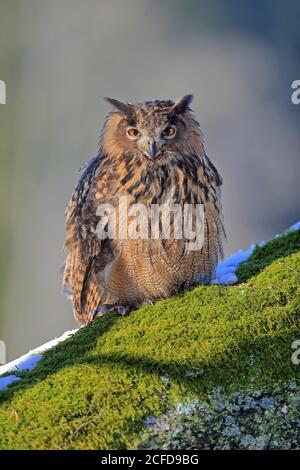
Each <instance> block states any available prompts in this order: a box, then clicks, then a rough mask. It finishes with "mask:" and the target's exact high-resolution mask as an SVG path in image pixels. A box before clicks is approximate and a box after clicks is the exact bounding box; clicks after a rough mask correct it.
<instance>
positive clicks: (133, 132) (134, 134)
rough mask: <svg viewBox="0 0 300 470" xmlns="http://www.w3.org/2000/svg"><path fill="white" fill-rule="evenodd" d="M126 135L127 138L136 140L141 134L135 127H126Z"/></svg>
mask: <svg viewBox="0 0 300 470" xmlns="http://www.w3.org/2000/svg"><path fill="white" fill-rule="evenodd" d="M127 136H128V137H129V139H132V140H136V139H138V138H139V137H140V136H141V133H140V131H139V130H138V129H137V128H136V127H128V129H127Z"/></svg>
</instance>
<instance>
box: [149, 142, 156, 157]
mask: <svg viewBox="0 0 300 470" xmlns="http://www.w3.org/2000/svg"><path fill="white" fill-rule="evenodd" d="M147 153H148V155H149V157H151V158H154V157H155V155H156V154H157V145H156V142H155V140H154V139H150V140H149V141H148V152H147Z"/></svg>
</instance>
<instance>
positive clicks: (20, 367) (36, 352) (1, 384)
mask: <svg viewBox="0 0 300 470" xmlns="http://www.w3.org/2000/svg"><path fill="white" fill-rule="evenodd" d="M76 331H78V328H77V329H75V330H70V331H66V332H65V333H64V334H63V335H61V336H59V337H58V338H55V339H53V340H51V341H48V343H45V344H43V345H41V346H39V347H38V348H35V349H33V350H32V351H29V352H28V353H27V354H24V355H23V356H21V357H19V359H16V360H14V361H12V362H9V363H8V364H4V365H3V366H0V375H2V374H5V373H6V372H13V371H16V372H24V371H26V370H32V369H34V368H35V366H36V365H37V363H38V362H39V361H40V360H41V359H42V357H43V355H42V354H41V353H42V352H44V351H47V350H48V349H51V348H53V346H56V345H57V344H58V343H61V342H62V341H65V340H66V339H67V338H70V337H71V336H73V335H74V334H75V333H76ZM16 380H20V377H17V376H16V375H13V374H12V375H9V376H7V377H2V378H0V390H5V389H6V387H7V386H8V385H9V384H11V383H12V382H15V381H16Z"/></svg>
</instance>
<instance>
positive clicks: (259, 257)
mask: <svg viewBox="0 0 300 470" xmlns="http://www.w3.org/2000/svg"><path fill="white" fill-rule="evenodd" d="M299 250H300V230H295V231H289V232H286V233H285V234H284V235H282V236H281V237H278V238H273V239H272V240H270V241H268V242H267V243H266V244H265V245H264V246H262V247H259V246H257V247H256V248H255V250H254V252H253V254H252V255H251V257H250V258H249V259H248V260H246V261H244V262H243V263H241V264H240V266H239V267H238V269H237V272H236V274H237V278H238V282H245V281H247V280H248V279H249V278H250V277H252V276H255V275H256V274H258V273H260V272H261V271H262V270H263V269H265V268H266V267H267V266H269V265H270V264H271V263H273V261H275V260H276V259H278V258H283V257H285V256H288V255H291V254H292V253H295V252H297V251H299Z"/></svg>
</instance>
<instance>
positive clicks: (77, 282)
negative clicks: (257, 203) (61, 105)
mask: <svg viewBox="0 0 300 470" xmlns="http://www.w3.org/2000/svg"><path fill="white" fill-rule="evenodd" d="M192 98H193V96H192V95H185V96H184V97H183V98H181V99H179V100H177V101H172V100H155V101H144V102H141V103H130V102H122V101H119V100H116V99H112V98H106V100H107V101H108V102H109V103H110V105H111V106H112V110H111V112H110V113H109V114H108V116H107V118H106V120H105V123H104V126H103V130H102V133H101V137H100V145H99V153H98V155H97V156H96V157H94V158H93V159H92V160H90V161H88V162H87V163H86V164H85V165H84V167H83V168H82V169H81V176H80V179H79V181H78V184H77V186H76V188H75V190H74V192H73V194H72V197H71V200H70V202H69V204H68V207H67V209H66V239H65V249H66V251H67V258H66V262H65V266H64V279H63V286H64V290H65V291H66V292H67V293H69V295H70V296H71V298H72V302H73V311H74V316H75V319H76V320H77V321H78V322H80V323H82V324H87V323H89V322H90V321H92V320H93V319H94V318H95V316H98V315H103V314H104V313H106V312H107V311H111V310H114V309H116V310H117V311H118V312H119V313H121V314H124V313H125V312H127V311H128V310H130V309H132V308H135V307H139V306H141V305H143V304H145V303H150V304H151V303H153V302H155V301H156V300H158V299H164V298H168V297H170V296H172V295H174V294H176V293H178V292H180V291H181V290H184V289H188V288H190V287H191V286H193V285H194V284H195V283H198V282H209V281H210V280H211V279H212V278H213V275H214V270H215V267H216V265H217V263H218V261H219V260H220V259H221V258H222V255H223V249H222V247H223V239H224V236H225V231H224V224H223V216H222V206H221V201H220V188H221V185H222V179H221V177H220V175H219V173H218V171H217V169H216V168H215V166H214V165H213V164H212V162H211V161H210V159H209V158H208V157H207V155H206V153H205V149H204V140H203V135H202V132H201V130H200V126H199V123H198V121H197V119H196V118H195V116H194V114H193V112H192V110H191V108H190V104H191V101H192ZM121 199H122V200H125V201H126V208H127V210H128V208H129V211H128V213H126V217H127V219H126V217H125V215H124V211H125V209H124V206H122V208H121V207H120V200H121ZM136 206H137V207H138V208H139V209H140V208H141V207H142V208H144V209H145V211H146V212H145V211H144V215H145V214H146V216H145V217H144V219H143V220H144V221H146V222H149V220H150V214H151V221H152V219H153V207H154V208H156V219H155V224H156V225H155V226H156V234H155V235H156V236H154V237H153V236H151V234H152V233H153V231H152V228H151V230H150V228H149V227H150V226H149V225H147V227H146V230H144V229H143V230H141V228H140V227H138V228H137V229H136V231H134V230H131V231H129V230H127V228H128V225H127V226H126V227H127V228H126V227H125V231H124V225H125V223H124V219H126V221H127V224H134V222H135V220H136V218H135V216H134V213H133V212H132V213H130V210H131V209H132V208H134V207H136ZM186 206H187V207H188V209H189V210H188V211H187V212H186V213H188V214H190V216H189V220H190V221H191V223H190V225H189V226H190V228H191V231H192V233H193V234H194V236H195V237H196V236H197V230H198V231H199V232H201V237H200V238H201V243H200V244H194V246H193V247H192V248H191V246H190V245H189V243H188V241H189V240H188V238H191V237H187V235H186V234H185V233H183V232H182V231H181V233H180V235H181V236H178V233H179V232H178V230H177V228H178V225H180V223H178V220H179V221H182V219H183V217H182V214H181V217H177V216H176V217H177V218H176V217H175V212H176V214H177V213H179V212H180V211H181V210H182V213H184V211H185V207H186ZM103 207H104V209H105V210H102V209H103ZM162 207H163V208H164V210H165V208H166V207H169V208H171V215H170V217H169V218H168V217H165V218H164V222H165V221H166V220H168V221H169V227H168V229H169V230H165V227H164V226H163V225H165V224H163V223H162V218H163V212H164V211H163V210H162V209H161V208H162ZM199 207H200V208H201V210H202V212H201V211H198V208H199ZM99 208H100V209H101V208H102V209H101V210H100V212H99ZM174 208H176V211H174V212H172V209H174ZM178 211H179V212H178ZM154 212H155V211H154ZM200 212H201V214H202V215H201V217H200ZM197 215H199V219H201V220H200V222H199V225H197V220H196V218H197V217H195V216H197ZM175 219H176V223H175ZM195 220H196V221H195ZM140 224H141V225H142V223H141V219H140ZM99 226H100V227H101V230H99ZM109 226H110V230H108V227H109ZM121 226H122V233H120V230H116V228H119V229H120V227H121ZM111 227H113V228H114V229H115V231H113V230H111ZM131 228H132V227H131ZM175 228H176V233H175ZM139 230H140V236H139ZM163 230H165V231H166V232H167V235H168V236H161V233H160V231H163ZM112 232H114V233H112ZM129 232H130V233H132V236H130V234H129ZM157 232H158V236H157ZM104 234H105V236H104ZM112 235H113V236H112ZM145 235H146V236H145ZM165 235H166V234H165ZM195 245H196V248H195Z"/></svg>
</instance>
